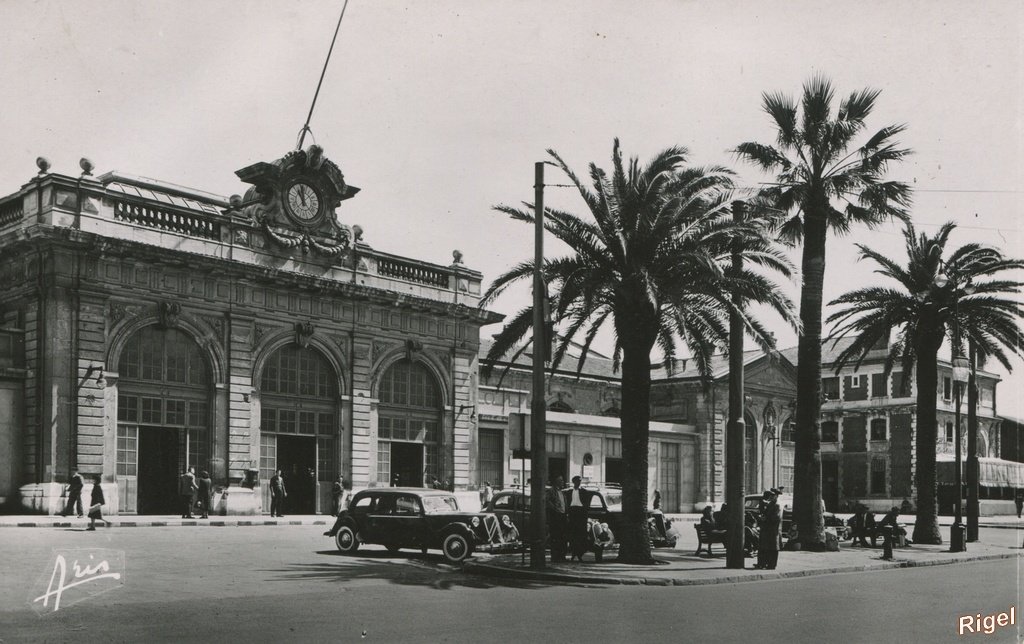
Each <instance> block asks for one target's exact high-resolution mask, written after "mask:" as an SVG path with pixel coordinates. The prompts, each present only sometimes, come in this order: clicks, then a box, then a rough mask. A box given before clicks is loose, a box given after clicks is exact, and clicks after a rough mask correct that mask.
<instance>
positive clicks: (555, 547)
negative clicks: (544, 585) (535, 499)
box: [544, 476, 594, 561]
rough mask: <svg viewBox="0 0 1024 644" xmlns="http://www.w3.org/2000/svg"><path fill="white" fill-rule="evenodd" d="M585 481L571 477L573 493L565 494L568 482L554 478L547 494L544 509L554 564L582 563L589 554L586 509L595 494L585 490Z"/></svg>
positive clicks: (545, 492)
mask: <svg viewBox="0 0 1024 644" xmlns="http://www.w3.org/2000/svg"><path fill="white" fill-rule="evenodd" d="M582 481H583V479H581V478H580V477H579V476H574V477H572V489H571V490H568V491H563V490H562V488H563V487H564V486H565V480H564V479H563V478H562V477H561V476H558V477H555V479H554V481H553V482H552V484H551V485H550V486H549V487H547V488H546V489H545V490H544V508H545V515H546V519H547V524H548V535H549V541H550V547H551V561H565V555H566V552H567V551H568V553H569V561H573V560H576V561H583V555H584V553H586V551H587V541H588V540H587V509H588V508H589V507H590V500H591V499H592V498H593V496H594V493H593V492H591V491H589V490H586V489H584V488H582V487H581V486H580V484H581V483H582Z"/></svg>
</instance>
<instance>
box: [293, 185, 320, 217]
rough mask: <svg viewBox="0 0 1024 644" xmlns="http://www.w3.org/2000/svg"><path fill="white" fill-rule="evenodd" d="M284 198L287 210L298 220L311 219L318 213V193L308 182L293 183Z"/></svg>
mask: <svg viewBox="0 0 1024 644" xmlns="http://www.w3.org/2000/svg"><path fill="white" fill-rule="evenodd" d="M285 198H286V200H287V202H288V210H289V212H291V213H292V215H294V216H295V218H296V219H299V220H300V221H312V220H313V219H316V216H317V215H319V214H320V193H318V192H317V191H316V190H315V189H314V188H313V187H312V186H310V185H309V184H308V183H302V182H301V181H300V182H298V183H293V184H292V185H291V186H290V187H289V188H288V192H287V194H286V195H285Z"/></svg>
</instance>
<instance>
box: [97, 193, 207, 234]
mask: <svg viewBox="0 0 1024 644" xmlns="http://www.w3.org/2000/svg"><path fill="white" fill-rule="evenodd" d="M114 219H117V220H119V221H124V222H127V223H130V224H135V225H138V226H146V227H148V228H156V229H158V230H166V231H169V232H174V233H180V234H182V235H189V236H192V237H199V238H201V239H212V240H215V241H219V240H220V222H216V221H210V220H209V219H206V218H204V217H199V216H196V215H191V214H185V213H180V212H174V211H170V210H162V209H159V208H152V207H149V206H141V205H139V204H134V203H131V202H128V201H115V202H114Z"/></svg>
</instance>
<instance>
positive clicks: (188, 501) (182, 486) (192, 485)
mask: <svg viewBox="0 0 1024 644" xmlns="http://www.w3.org/2000/svg"><path fill="white" fill-rule="evenodd" d="M198 489H199V486H198V485H197V484H196V468H194V467H192V466H191V465H189V466H188V468H187V469H186V470H185V472H184V474H182V475H181V477H180V478H179V479H178V496H180V497H181V504H182V508H183V511H182V513H181V518H182V519H194V518H195V517H194V516H193V515H192V506H193V505H194V504H195V500H196V491H197V490H198Z"/></svg>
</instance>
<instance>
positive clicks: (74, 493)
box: [60, 467, 85, 519]
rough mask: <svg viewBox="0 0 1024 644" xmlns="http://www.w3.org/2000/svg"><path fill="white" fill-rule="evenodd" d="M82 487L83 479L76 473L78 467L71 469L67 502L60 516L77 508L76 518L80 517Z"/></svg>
mask: <svg viewBox="0 0 1024 644" xmlns="http://www.w3.org/2000/svg"><path fill="white" fill-rule="evenodd" d="M84 487H85V481H84V480H82V475H81V474H79V473H78V468H77V467H76V468H74V469H72V470H71V480H70V481H69V482H68V503H67V505H66V506H65V507H64V511H63V512H61V513H60V515H61V516H62V517H66V516H67V515H69V514H73V513H74V511H75V510H76V509H77V510H78V518H79V519H81V518H82V488H84Z"/></svg>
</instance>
